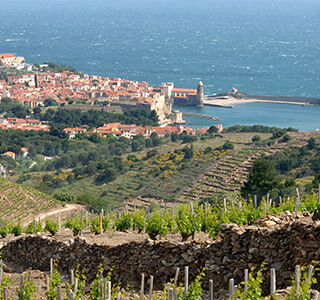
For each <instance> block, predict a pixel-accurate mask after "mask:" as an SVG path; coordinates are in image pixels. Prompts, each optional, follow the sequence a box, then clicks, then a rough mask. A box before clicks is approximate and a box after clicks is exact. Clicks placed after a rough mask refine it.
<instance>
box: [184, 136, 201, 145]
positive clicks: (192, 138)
mask: <svg viewBox="0 0 320 300" xmlns="http://www.w3.org/2000/svg"><path fill="white" fill-rule="evenodd" d="M197 139H198V137H197V136H195V135H190V134H186V135H183V137H182V143H183V144H186V143H192V142H195V141H196V140H197Z"/></svg>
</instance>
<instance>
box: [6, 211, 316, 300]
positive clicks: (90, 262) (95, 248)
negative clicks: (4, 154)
mask: <svg viewBox="0 0 320 300" xmlns="http://www.w3.org/2000/svg"><path fill="white" fill-rule="evenodd" d="M220 229H221V232H220V234H219V236H218V238H217V239H216V240H208V241H206V242H197V241H192V242H184V243H181V242H169V241H165V240H164V241H161V240H160V241H151V240H145V241H144V242H131V243H125V244H122V245H118V246H113V247H112V246H108V245H98V244H92V243H89V242H87V241H85V240H84V238H81V237H78V238H76V239H72V240H69V241H59V240H58V238H54V237H53V238H52V237H47V236H33V235H30V236H26V237H21V238H16V239H14V240H12V241H11V242H9V243H8V244H7V245H6V246H4V247H3V248H2V257H3V260H4V263H5V264H6V266H8V267H9V268H11V269H12V270H13V271H18V272H22V271H24V270H26V269H28V268H32V269H37V270H41V271H49V269H50V258H54V259H55V260H56V261H57V266H58V269H59V271H60V272H62V273H63V274H70V270H71V269H75V268H77V266H80V267H82V268H85V270H86V273H87V276H88V279H90V280H92V279H93V278H94V277H95V275H96V273H97V270H98V266H99V265H103V267H104V270H105V273H106V274H107V272H108V271H109V270H110V269H113V271H112V281H113V282H118V281H121V282H122V284H124V285H126V284H130V285H132V286H133V288H136V289H138V288H139V286H140V280H141V274H142V273H144V274H145V276H146V278H149V276H150V275H153V276H154V280H155V281H154V284H155V288H157V289H160V288H162V287H163V284H164V283H165V282H168V281H170V279H172V278H174V275H175V271H176V268H177V267H180V269H181V270H182V272H180V276H179V281H180V282H183V278H184V272H183V270H184V267H185V266H189V272H190V277H191V278H190V280H192V279H194V278H195V276H196V275H197V274H198V273H199V270H201V269H203V268H206V269H205V273H206V277H205V281H204V287H205V288H207V284H208V281H209V279H213V282H214V291H215V299H219V298H220V297H221V296H222V295H225V293H226V291H227V288H228V281H229V279H230V278H234V279H235V283H236V284H238V283H239V282H241V281H243V279H244V270H245V269H247V268H248V269H251V268H253V267H256V268H259V267H260V266H261V264H262V263H263V262H265V263H266V265H265V268H266V270H267V271H266V274H265V282H264V283H263V288H264V290H265V291H266V293H267V292H268V290H269V272H268V270H269V269H270V267H272V268H275V269H276V273H277V288H285V287H287V286H290V285H291V275H292V274H293V273H294V269H295V265H296V264H300V265H301V264H308V263H311V262H312V261H314V260H320V222H314V221H313V220H312V219H311V215H310V214H309V213H307V212H306V213H303V214H301V213H290V212H285V213H281V214H280V215H279V216H270V217H267V218H265V219H258V220H256V221H255V223H254V224H252V225H248V226H238V225H236V224H223V225H221V228H220ZM316 277H319V274H316ZM318 279H319V278H318ZM318 281H319V280H318ZM315 288H317V287H315Z"/></svg>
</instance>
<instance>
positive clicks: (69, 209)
mask: <svg viewBox="0 0 320 300" xmlns="http://www.w3.org/2000/svg"><path fill="white" fill-rule="evenodd" d="M86 209H87V207H86V206H85V205H81V204H74V203H69V204H66V205H65V206H64V207H60V208H55V209H53V210H49V211H47V212H42V213H40V214H38V215H35V216H34V219H36V220H37V221H43V220H45V219H46V218H48V217H55V216H56V217H58V216H59V212H60V214H61V217H66V216H68V215H71V214H73V213H77V212H80V211H81V210H82V211H83V210H86ZM30 221H31V220H25V221H24V224H22V225H23V226H25V225H27V224H28V223H29V222H30Z"/></svg>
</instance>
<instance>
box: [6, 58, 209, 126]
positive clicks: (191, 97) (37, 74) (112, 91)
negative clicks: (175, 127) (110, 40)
mask: <svg viewBox="0 0 320 300" xmlns="http://www.w3.org/2000/svg"><path fill="white" fill-rule="evenodd" d="M0 67H1V70H2V71H3V70H6V69H11V70H13V69H14V70H16V71H19V72H18V73H17V74H15V75H6V73H5V72H2V73H1V74H2V75H1V80H0V99H1V98H3V97H9V98H13V99H16V100H17V101H19V102H21V103H22V104H24V105H26V106H28V107H30V108H34V107H41V106H45V100H47V99H50V100H51V102H54V103H55V104H56V105H57V106H59V107H65V108H68V109H72V108H73V107H75V105H77V104H78V105H79V104H80V105H81V104H82V105H86V106H87V107H86V108H87V109H91V108H92V109H101V110H106V111H119V110H120V111H121V110H122V111H125V110H128V109H131V108H137V109H141V110H146V111H152V110H154V111H156V113H157V116H158V119H159V125H160V126H166V125H169V124H183V123H184V120H183V119H182V113H181V112H179V111H177V110H174V111H173V110H172V105H173V104H178V105H192V106H199V107H202V106H203V102H204V94H203V84H202V82H199V84H198V88H197V89H181V88H174V84H173V83H163V84H161V86H160V87H156V88H153V87H152V86H150V85H149V84H148V83H147V82H145V81H142V82H138V81H134V80H125V79H121V78H112V77H101V76H97V75H88V74H82V73H79V72H70V71H62V72H54V71H52V70H50V63H48V64H42V65H30V64H26V63H25V59H24V58H23V57H16V56H15V55H14V54H12V53H6V54H0ZM88 106H89V108H88Z"/></svg>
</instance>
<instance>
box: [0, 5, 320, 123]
mask: <svg viewBox="0 0 320 300" xmlns="http://www.w3.org/2000/svg"><path fill="white" fill-rule="evenodd" d="M319 32H320V1H318V0H303V1H301V0H255V1H252V0H224V1H221V0H153V1H151V0H117V1H105V0H94V1H91V0H67V1H65V0H54V1H52V0H15V1H11V0H1V9H0V52H14V53H16V54H17V55H23V56H25V57H26V59H27V61H29V62H33V63H35V62H37V63H42V62H47V61H53V62H56V63H60V64H67V65H72V66H74V67H76V68H77V69H79V70H80V71H83V72H86V73H89V74H99V75H102V76H115V77H121V78H128V79H137V80H146V81H148V82H149V83H151V84H152V85H154V86H157V85H159V84H160V83H161V82H164V81H172V82H174V83H175V85H176V86H177V87H195V86H196V84H197V82H198V81H199V80H202V81H203V82H204V83H205V93H206V94H212V93H219V92H222V91H227V90H230V89H231V88H232V87H237V88H239V90H240V91H243V92H246V93H250V94H262V95H290V96H310V97H320V92H319V83H320V55H319V49H320V35H319ZM261 105H263V104H261ZM242 107H245V108H243V110H242V111H241V109H242ZM249 107H252V110H255V105H252V106H251V104H250V105H249V106H244V105H239V106H237V107H236V109H234V110H233V111H232V112H231V111H230V112H228V113H226V114H228V115H229V114H231V115H233V114H235V115H234V119H232V120H237V122H239V123H242V124H244V123H248V122H250V123H251V122H253V123H258V122H259V123H263V124H264V123H266V122H270V120H272V122H273V121H274V113H275V111H276V112H278V113H279V114H281V115H282V117H281V119H282V120H287V121H288V122H289V121H292V119H297V120H298V121H297V122H296V124H298V125H299V126H298V127H299V128H300V129H303V128H304V125H302V124H304V123H305V122H307V123H309V122H310V119H313V120H315V123H312V124H310V127H309V126H308V127H307V128H309V129H316V128H319V126H318V124H317V123H316V121H317V118H316V116H317V115H319V110H318V109H310V108H302V107H298V106H292V107H290V108H287V106H281V107H278V106H277V105H270V106H266V108H268V109H263V110H262V111H261V110H260V109H258V110H257V109H256V112H251V109H250V108H249ZM307 110H309V112H308V113H304V112H305V111H307ZM222 111H223V110H221V113H222ZM238 112H239V115H238V116H237V115H236V114H237V113H238ZM214 114H217V115H221V114H220V113H216V112H215V111H214ZM286 114H288V116H286ZM310 115H311V116H314V117H310ZM305 116H306V117H308V118H306V119H305V120H302V117H303V118H304V117H305ZM254 117H256V118H255V119H254V120H252V118H254ZM223 119H224V120H226V122H227V118H224V117H223ZM195 121H196V120H195ZM287 121H283V124H284V126H290V125H291V124H289V123H285V122H287ZM230 122H231V121H230ZM231 123H232V122H231ZM194 124H199V125H200V123H199V122H198V121H196V122H194ZM300 125H301V126H300ZM296 127H297V126H296Z"/></svg>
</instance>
